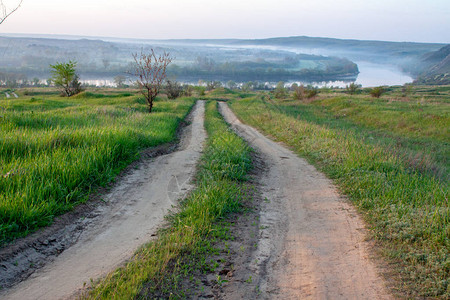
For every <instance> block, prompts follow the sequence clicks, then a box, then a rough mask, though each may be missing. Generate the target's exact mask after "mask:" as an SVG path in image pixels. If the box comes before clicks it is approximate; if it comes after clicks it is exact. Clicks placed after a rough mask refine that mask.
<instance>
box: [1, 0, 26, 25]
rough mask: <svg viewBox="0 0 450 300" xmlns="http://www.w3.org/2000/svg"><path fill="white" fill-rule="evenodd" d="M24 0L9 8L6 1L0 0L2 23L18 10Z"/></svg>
mask: <svg viewBox="0 0 450 300" xmlns="http://www.w3.org/2000/svg"><path fill="white" fill-rule="evenodd" d="M22 2H23V0H20V1H19V3H18V4H16V5H15V6H14V7H12V8H9V9H8V7H6V5H5V3H3V0H0V24H2V23H3V22H4V21H5V20H6V18H8V17H9V16H10V15H11V14H13V13H14V12H15V11H16V10H18V9H19V7H20V6H21V5H22Z"/></svg>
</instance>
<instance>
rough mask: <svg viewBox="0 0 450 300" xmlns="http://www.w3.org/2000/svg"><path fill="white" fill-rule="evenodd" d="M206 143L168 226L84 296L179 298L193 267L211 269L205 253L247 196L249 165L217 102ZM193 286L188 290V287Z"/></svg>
mask: <svg viewBox="0 0 450 300" xmlns="http://www.w3.org/2000/svg"><path fill="white" fill-rule="evenodd" d="M205 127H206V130H207V132H208V139H207V142H206V148H205V151H204V154H203V156H202V158H201V162H200V166H199V171H198V174H197V177H196V186H197V187H196V189H195V190H194V191H192V192H191V193H190V195H189V196H188V197H187V198H186V199H185V200H183V201H182V202H181V203H180V205H179V208H178V209H177V213H173V214H171V215H170V216H169V218H168V220H169V221H170V227H168V228H166V229H165V230H163V231H162V232H161V233H160V235H159V237H158V239H157V240H156V241H154V242H151V243H149V244H148V245H146V246H144V247H143V248H142V249H141V250H140V251H138V253H137V254H136V256H135V257H134V258H133V259H132V260H131V261H130V262H129V263H128V264H127V265H126V266H125V267H123V268H120V269H118V270H116V271H115V272H112V273H111V274H109V275H108V276H107V277H106V278H105V279H103V280H101V281H100V282H99V283H97V284H95V285H94V288H93V289H92V290H91V291H90V292H89V294H87V295H85V298H86V299H183V298H185V297H186V293H187V292H189V291H185V290H184V289H183V287H182V286H180V283H181V280H183V278H188V277H189V275H191V274H192V272H193V270H198V269H201V270H212V269H214V266H213V265H209V263H208V262H207V257H208V256H209V255H210V254H211V253H212V252H214V251H216V250H215V249H214V246H213V242H214V240H216V239H226V238H227V237H226V235H227V233H226V228H225V227H226V226H224V225H221V224H220V223H219V222H220V220H223V219H225V218H226V217H227V215H228V214H230V213H233V212H239V211H241V210H242V201H244V199H246V198H248V192H247V191H246V190H247V188H246V186H245V185H244V184H243V182H244V181H246V179H247V172H248V171H249V170H250V168H251V157H250V149H249V147H248V146H247V145H246V143H245V142H244V141H243V140H242V139H241V138H239V137H238V136H237V135H236V134H234V133H233V132H232V131H231V130H230V129H228V127H227V125H226V123H225V121H224V120H223V119H222V118H221V116H220V115H219V113H218V111H217V103H216V102H215V101H211V102H209V103H208V104H207V107H206V120H205ZM191 292H192V291H191Z"/></svg>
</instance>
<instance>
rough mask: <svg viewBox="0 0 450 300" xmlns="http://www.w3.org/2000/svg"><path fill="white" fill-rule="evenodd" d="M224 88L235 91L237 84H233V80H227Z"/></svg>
mask: <svg viewBox="0 0 450 300" xmlns="http://www.w3.org/2000/svg"><path fill="white" fill-rule="evenodd" d="M226 86H227V87H228V88H229V89H230V90H235V89H237V84H236V82H234V81H233V80H229V81H228V82H227V84H226Z"/></svg>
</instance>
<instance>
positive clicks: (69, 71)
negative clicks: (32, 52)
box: [50, 61, 83, 97]
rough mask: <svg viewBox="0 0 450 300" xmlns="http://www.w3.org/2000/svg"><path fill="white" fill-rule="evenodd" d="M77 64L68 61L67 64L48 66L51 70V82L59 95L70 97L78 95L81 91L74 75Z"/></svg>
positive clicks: (76, 76) (77, 79) (76, 75)
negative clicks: (58, 91) (58, 89)
mask: <svg viewBox="0 0 450 300" xmlns="http://www.w3.org/2000/svg"><path fill="white" fill-rule="evenodd" d="M76 66H77V63H76V62H73V61H69V62H68V63H56V64H54V65H50V67H51V68H52V70H51V73H52V78H51V79H52V82H53V83H54V84H55V85H56V86H57V87H58V88H60V90H61V94H62V95H63V96H66V97H70V96H73V95H76V94H78V93H80V92H81V91H82V90H83V89H82V88H81V83H80V80H79V77H78V74H77V73H76V70H75V68H76Z"/></svg>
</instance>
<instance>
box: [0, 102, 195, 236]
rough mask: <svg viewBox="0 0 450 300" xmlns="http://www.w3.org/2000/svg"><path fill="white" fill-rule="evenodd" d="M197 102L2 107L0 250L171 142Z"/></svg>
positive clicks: (12, 104) (15, 104) (18, 104)
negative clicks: (146, 151) (149, 108)
mask: <svg viewBox="0 0 450 300" xmlns="http://www.w3.org/2000/svg"><path fill="white" fill-rule="evenodd" d="M193 103H194V101H193V100H192V99H183V100H178V101H171V102H168V101H160V102H159V103H158V104H157V105H156V107H155V112H154V113H153V114H151V115H149V114H148V113H146V107H145V102H144V101H142V99H140V98H138V97H136V96H132V95H130V94H126V95H116V96H102V95H101V94H90V93H83V94H81V95H79V96H75V97H72V98H64V99H62V98H60V97H56V96H54V97H50V98H43V97H38V98H30V97H28V99H26V100H18V99H15V100H13V101H11V100H6V101H5V100H4V101H0V106H1V107H2V108H3V110H0V245H2V244H4V243H7V242H9V241H11V240H13V239H14V238H17V237H20V236H24V235H26V234H28V233H29V232H32V231H33V230H35V229H37V228H39V227H42V226H45V225H48V224H49V223H51V222H52V220H53V218H54V217H55V216H56V215H59V214H61V213H63V212H66V211H68V210H70V209H71V208H73V207H74V206H75V205H76V204H78V203H80V202H83V201H85V200H86V199H87V197H88V196H89V193H90V191H91V190H92V189H93V188H94V189H95V187H97V186H101V185H105V184H106V183H107V182H110V181H111V180H112V179H113V178H114V177H115V176H116V175H117V174H118V173H119V171H120V170H121V169H123V168H124V167H125V166H126V165H127V164H129V163H130V162H131V161H133V160H136V159H137V158H138V157H139V150H141V149H143V148H147V147H152V146H155V145H159V144H163V143H166V142H170V141H172V140H173V139H174V138H175V134H176V129H177V126H178V124H179V122H180V120H181V119H183V118H184V116H185V115H186V114H187V113H188V111H189V110H190V108H191V107H192V105H193Z"/></svg>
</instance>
